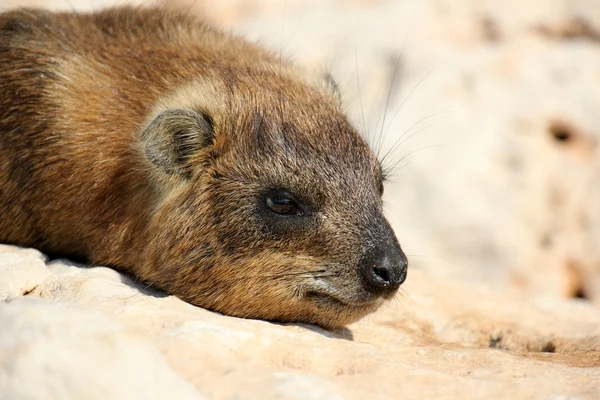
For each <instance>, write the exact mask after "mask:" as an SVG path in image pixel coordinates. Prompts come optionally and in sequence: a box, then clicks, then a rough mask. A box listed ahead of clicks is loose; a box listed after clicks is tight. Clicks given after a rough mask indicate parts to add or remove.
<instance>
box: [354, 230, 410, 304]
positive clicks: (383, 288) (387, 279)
mask: <svg viewBox="0 0 600 400" xmlns="http://www.w3.org/2000/svg"><path fill="white" fill-rule="evenodd" d="M359 269H360V274H361V278H362V282H363V285H364V287H365V288H366V289H367V290H368V291H369V292H371V293H373V294H377V295H383V294H387V293H392V292H395V291H396V290H397V289H398V287H399V286H400V285H401V284H402V283H403V282H404V281H405V280H406V274H407V269H408V259H407V258H406V255H405V254H404V252H402V249H401V248H400V245H399V244H398V243H397V241H396V240H393V241H389V242H385V243H382V244H380V245H378V246H376V247H374V248H372V249H370V250H369V251H367V252H366V253H365V254H364V255H363V256H362V258H361V260H360V261H359Z"/></svg>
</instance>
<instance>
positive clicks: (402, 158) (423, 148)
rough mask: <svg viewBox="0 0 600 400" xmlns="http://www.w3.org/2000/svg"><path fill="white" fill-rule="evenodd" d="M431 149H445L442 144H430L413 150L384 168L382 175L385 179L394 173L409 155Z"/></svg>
mask: <svg viewBox="0 0 600 400" xmlns="http://www.w3.org/2000/svg"><path fill="white" fill-rule="evenodd" d="M433 147H446V146H445V145H443V144H432V145H429V146H425V147H421V148H419V149H416V150H413V151H411V152H409V153H407V154H405V155H404V156H402V157H401V158H400V159H399V160H398V161H396V162H395V163H394V164H392V165H391V166H390V167H386V169H385V171H384V175H385V177H386V179H387V178H388V177H389V176H390V175H391V174H393V173H394V170H395V169H396V167H397V166H398V165H399V164H400V163H401V162H402V161H404V160H406V158H407V157H410V156H411V155H414V154H415V153H418V152H421V151H423V150H427V149H431V148H433Z"/></svg>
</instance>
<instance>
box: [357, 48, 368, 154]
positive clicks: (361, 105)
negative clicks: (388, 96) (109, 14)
mask: <svg viewBox="0 0 600 400" xmlns="http://www.w3.org/2000/svg"><path fill="white" fill-rule="evenodd" d="M354 69H355V70H356V86H357V89H358V102H359V103H360V115H361V118H362V125H363V133H364V135H366V138H367V140H368V141H369V142H370V141H371V140H370V138H369V134H368V132H367V123H366V121H365V110H364V108H363V101H362V93H361V90H360V79H359V76H358V49H357V48H356V47H354Z"/></svg>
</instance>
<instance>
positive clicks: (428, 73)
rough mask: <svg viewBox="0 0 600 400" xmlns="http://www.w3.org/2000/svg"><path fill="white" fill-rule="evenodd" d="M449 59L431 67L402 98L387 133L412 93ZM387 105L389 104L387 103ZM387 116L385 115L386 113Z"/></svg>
mask: <svg viewBox="0 0 600 400" xmlns="http://www.w3.org/2000/svg"><path fill="white" fill-rule="evenodd" d="M447 60H448V58H446V59H444V60H442V61H440V62H439V63H438V64H437V65H436V66H435V67H433V68H432V69H430V70H429V71H427V73H426V74H425V75H424V76H423V77H422V78H421V79H419V81H418V82H417V84H416V85H415V86H414V87H413V88H412V89H411V91H410V92H408V94H407V95H406V96H405V97H404V99H402V102H400V105H399V106H398V108H397V109H396V112H395V113H394V115H393V116H392V119H391V120H390V123H389V125H388V127H387V129H386V130H385V132H386V133H385V134H387V132H388V131H389V129H390V127H391V126H392V125H393V123H394V120H395V119H396V117H397V116H398V113H399V112H400V110H401V109H402V107H403V106H404V104H406V102H407V101H408V100H409V99H410V97H411V96H412V94H413V93H414V92H415V91H416V90H417V89H418V88H419V87H420V86H421V84H422V83H423V82H425V80H426V79H427V78H428V77H429V76H430V75H431V74H433V73H434V72H435V71H436V70H437V69H438V68H439V67H440V66H441V65H442V64H444V63H445V62H446V61H447ZM386 106H387V104H386ZM384 117H385V115H384ZM384 122H385V118H384ZM383 128H384V127H383V126H382V127H381V131H382V132H383Z"/></svg>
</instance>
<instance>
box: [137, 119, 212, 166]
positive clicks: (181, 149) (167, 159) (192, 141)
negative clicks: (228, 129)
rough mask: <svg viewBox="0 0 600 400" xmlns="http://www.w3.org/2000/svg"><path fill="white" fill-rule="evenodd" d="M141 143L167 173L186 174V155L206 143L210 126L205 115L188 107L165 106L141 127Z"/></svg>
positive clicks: (151, 160)
mask: <svg viewBox="0 0 600 400" xmlns="http://www.w3.org/2000/svg"><path fill="white" fill-rule="evenodd" d="M141 139H142V145H143V149H144V153H145V155H146V157H147V158H148V160H149V161H150V162H151V163H152V164H153V165H154V166H156V167H157V168H158V169H159V170H161V171H162V172H164V173H166V174H168V175H181V176H184V177H186V178H187V177H189V175H190V174H191V172H192V165H191V163H190V157H191V156H192V155H193V154H195V153H196V152H197V151H198V150H201V149H202V148H204V147H206V146H208V145H210V144H211V143H212V142H213V139H214V127H213V123H212V120H211V118H210V117H209V116H207V115H203V114H201V113H198V112H195V111H192V110H183V109H168V110H165V111H163V112H161V113H160V114H158V116H157V117H156V118H154V119H153V120H152V122H150V124H148V125H147V126H146V128H145V129H144V130H143V131H142V136H141Z"/></svg>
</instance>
